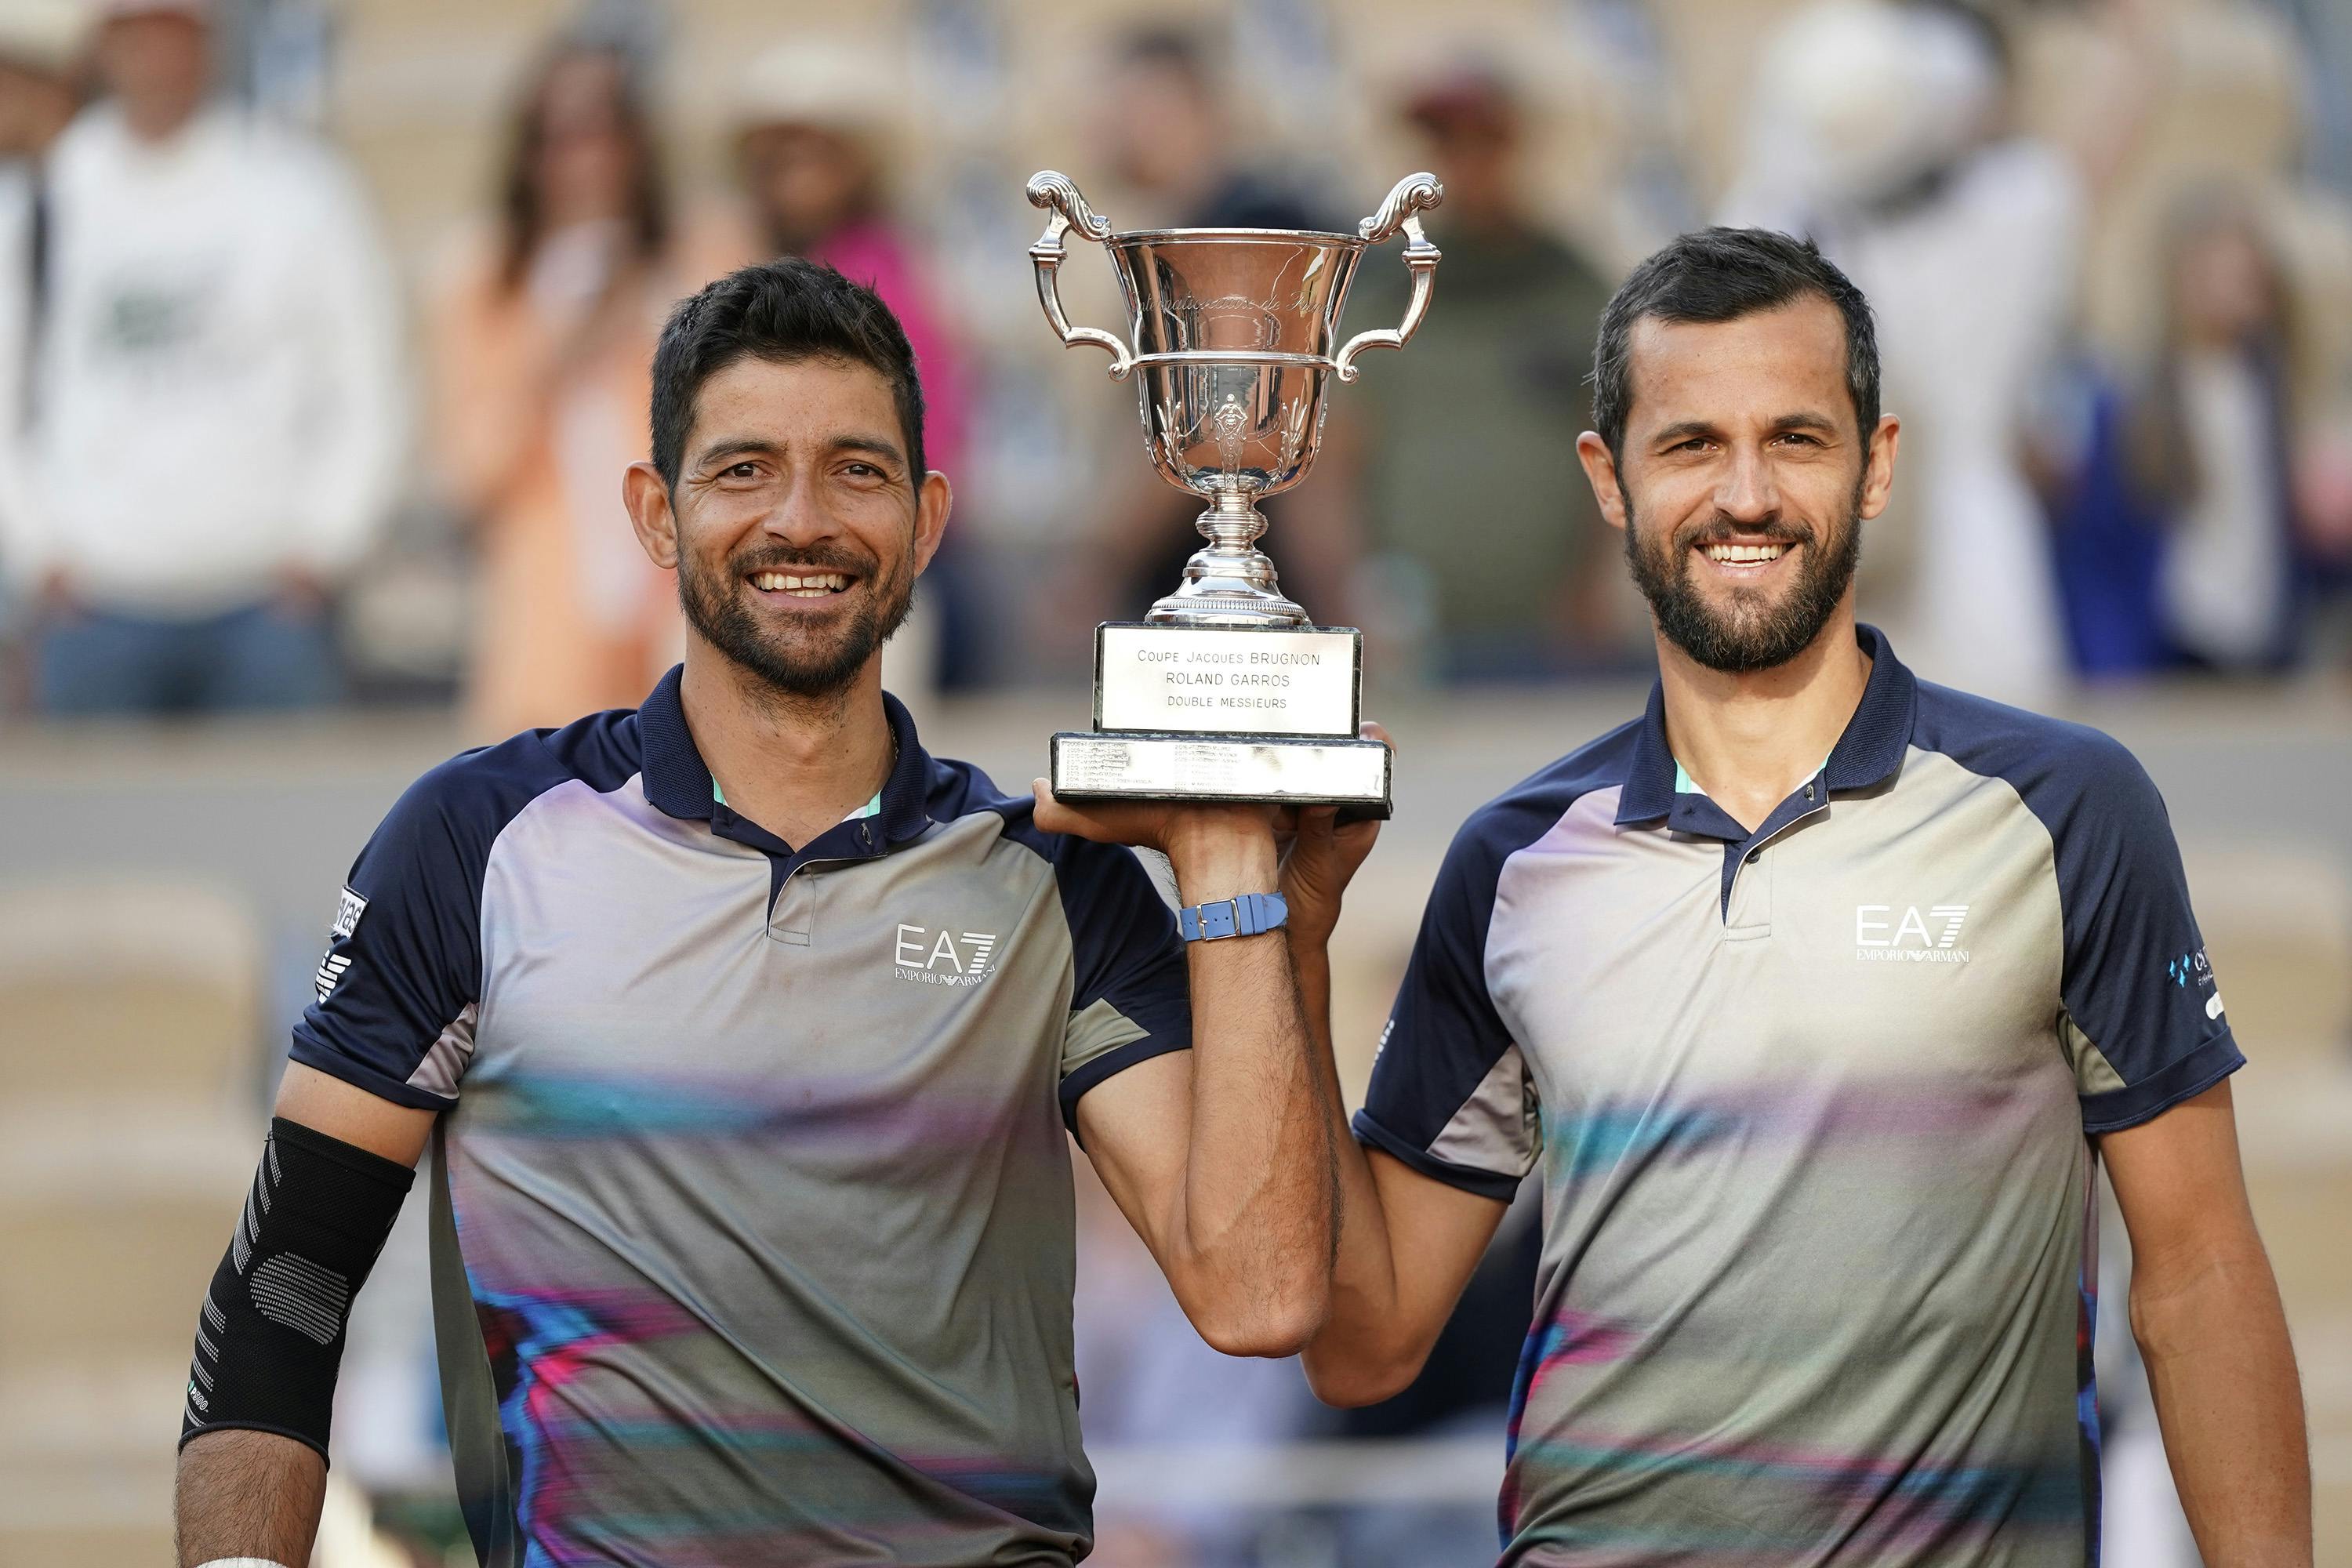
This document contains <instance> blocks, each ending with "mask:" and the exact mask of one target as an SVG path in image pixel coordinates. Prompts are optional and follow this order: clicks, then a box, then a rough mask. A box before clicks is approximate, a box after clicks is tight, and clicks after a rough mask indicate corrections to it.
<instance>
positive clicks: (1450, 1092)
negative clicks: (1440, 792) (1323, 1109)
mask: <svg viewBox="0 0 2352 1568" xmlns="http://www.w3.org/2000/svg"><path fill="white" fill-rule="evenodd" d="M1563 809H1564V808H1563ZM1557 816H1558V813H1557V812H1556V811H1553V810H1551V809H1549V807H1546V808H1544V809H1543V810H1539V811H1536V812H1533V813H1530V812H1529V811H1528V809H1526V808H1525V807H1524V806H1522V805H1517V803H1514V802H1513V800H1512V799H1511V797H1506V798H1505V800H1503V801H1501V802H1497V803H1496V804H1495V805H1489V806H1487V807H1486V808H1484V809H1483V810H1481V811H1480V812H1479V813H1478V814H1477V815H1476V816H1473V817H1472V818H1471V819H1470V821H1469V822H1468V823H1467V824H1465V826H1463V829H1462V831H1461V832H1460V833H1458V834H1456V835H1455V836H1454V843H1453V846H1452V847H1450V848H1448V849H1447V850H1446V852H1445V860H1444V864H1443V865H1442V866H1441V867H1440V868H1438V873H1437V882H1436V885H1435V886H1434V887H1433V888H1432V889H1430V895H1429V904H1428V907H1427V908H1426V909H1425V910H1423V914H1422V918H1421V934H1420V935H1419V936H1418V937H1417V938H1416V939H1415V940H1414V942H1413V946H1412V959H1411V960H1410V962H1409V963H1407V964H1406V966H1405V973H1404V984H1402V985H1401V986H1400V987H1399V988H1398V990H1397V997H1396V1005H1395V1006H1394V1007H1393V1008H1391V1011H1390V1013H1389V1020H1388V1024H1387V1026H1386V1027H1385V1028H1383V1029H1382V1030H1381V1046H1380V1055H1379V1056H1378V1057H1377V1058H1375V1059H1374V1061H1373V1063H1372V1083H1371V1089H1370V1093H1369V1094H1367V1096H1366V1097H1365V1100H1364V1109H1363V1110H1360V1111H1358V1112H1357V1113H1356V1119H1355V1133H1356V1137H1357V1140H1358V1141H1359V1142H1363V1143H1366V1144H1369V1145H1370V1146H1371V1147H1373V1148H1376V1149H1381V1150H1383V1151H1385V1152H1388V1153H1391V1154H1393V1155H1394V1156H1396V1157H1397V1158H1398V1159H1400V1160H1402V1161H1403V1162H1404V1163H1406V1164H1408V1165H1410V1166H1412V1168H1413V1169H1414V1170H1416V1171H1419V1172H1421V1173H1423V1174H1424V1175H1427V1176H1431V1177H1433V1178H1435V1179H1436V1180H1438V1181H1441V1182H1444V1183H1446V1184H1449V1185H1452V1186H1456V1187H1461V1188H1463V1189H1465V1191H1469V1192H1474V1193H1477V1194H1482V1195H1484V1196H1486V1197H1491V1198H1499V1199H1503V1200H1506V1201H1507V1200H1508V1199H1509V1198H1510V1196H1511V1194H1512V1193H1514V1192H1515V1191H1517V1188H1518V1184H1519V1179H1520V1178H1521V1177H1522V1176H1524V1175H1526V1174H1527V1173H1528V1169H1529V1168H1530V1167H1531V1166H1532V1165H1533V1164H1534V1163H1535V1158H1536V1152H1537V1147H1538V1141H1537V1138H1538V1135H1537V1121H1536V1116H1535V1111H1536V1105H1535V1098H1534V1092H1533V1089H1532V1088H1531V1086H1530V1085H1529V1083H1528V1078H1527V1071H1526V1065H1525V1062H1524V1060H1523V1058H1521V1056H1520V1053H1519V1050H1518V1047H1517V1044H1516V1043H1515V1042H1514V1041H1513V1040H1512V1038H1511V1031H1510V1029H1509V1028H1508V1027H1507V1026H1506V1025H1505V1024H1504V1022H1503V1019H1502V1016H1501V1015H1500V1014H1499V1013H1497V1012H1496V1008H1495V1001H1494V997H1493V996H1492V995H1491V994H1489V992H1488V989H1487V984H1486V934H1487V931H1488V930H1489V928H1490V926H1491V924H1492V922H1493V920H1494V913H1495V891H1496V884H1497V883H1498V881H1499V880H1500V879H1501V876H1502V868H1503V863H1504V861H1506V860H1507V859H1508V858H1509V857H1510V856H1511V854H1512V853H1514V852H1515V851H1517V849H1519V848H1521V847H1524V846H1525V845H1527V844H1528V843H1531V842H1533V841H1534V840H1535V839H1536V838H1537V837H1540V836H1541V834H1542V832H1543V830H1544V828H1545V826H1549V823H1550V822H1551V821H1553V820H1557Z"/></svg>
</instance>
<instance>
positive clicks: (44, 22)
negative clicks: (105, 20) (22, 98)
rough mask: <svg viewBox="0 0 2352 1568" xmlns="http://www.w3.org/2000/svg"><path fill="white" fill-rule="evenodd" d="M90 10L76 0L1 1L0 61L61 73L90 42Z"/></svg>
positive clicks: (55, 74)
mask: <svg viewBox="0 0 2352 1568" xmlns="http://www.w3.org/2000/svg"><path fill="white" fill-rule="evenodd" d="M88 41H89V8H88V7H87V6H86V5H81V4H80V3H79V0H4V3H0V60H5V61H7V62H8V63H9V64H11V65H16V66H22V67H24V68H27V69H30V70H37V71H41V72H44V73H45V74H47V75H49V76H63V75H64V74H65V73H66V72H68V71H69V70H71V69H72V68H73V66H74V62H75V61H76V60H78V59H79V58H81V51H82V46H83V45H84V44H85V43H86V42H88Z"/></svg>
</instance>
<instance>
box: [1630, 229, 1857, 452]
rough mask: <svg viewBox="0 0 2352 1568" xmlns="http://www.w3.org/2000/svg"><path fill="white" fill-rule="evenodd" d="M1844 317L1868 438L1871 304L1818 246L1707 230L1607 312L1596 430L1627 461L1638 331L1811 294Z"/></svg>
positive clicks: (1687, 238) (1849, 367)
mask: <svg viewBox="0 0 2352 1568" xmlns="http://www.w3.org/2000/svg"><path fill="white" fill-rule="evenodd" d="M1809 294H1811V295H1816V296H1818V297H1820V298H1821V299H1823V300H1828V301H1829V302H1830V303H1831V304H1832V305H1834V306H1836V307H1837V311H1838V314H1839V315H1841V316H1843V317H1844V318H1845V388H1846V393H1847V395H1849V396H1851V397H1852V398H1853V415H1854V420H1855V423H1856V425H1857V426H1859V428H1860V429H1861V432H1862V435H1863V437H1864V439H1867V438H1868V437H1869V436H1870V433H1871V431H1873V430H1874V429H1875V428H1877V426H1878V333H1877V330H1876V328H1875V327H1874V325H1873V323H1872V321H1871V314H1870V301H1869V300H1865V299H1864V298H1863V297H1862V290H1861V289H1857V288H1855V287H1854V286H1853V279H1850V278H1848V277H1847V276H1846V275H1845V274H1844V273H1843V272H1841V271H1839V270H1838V268H1837V267H1836V266H1835V265H1834V264H1833V263H1832V262H1831V261H1830V260H1829V259H1828V258H1826V257H1824V256H1822V253H1821V248H1820V247H1818V246H1816V245H1815V244H1814V243H1813V242H1812V241H1811V240H1810V239H1792V238H1790V237H1789V236H1788V235H1785V234H1777V233H1775V232H1773V231H1772V230H1770V229H1764V228H1704V229H1700V230H1699V231H1698V232H1696V234H1685V235H1684V236H1682V237H1680V238H1678V239H1675V240H1674V241H1673V242H1672V243H1670V244H1668V245H1667V246H1666V247H1665V248H1664V249H1663V250H1660V251H1659V252H1658V253H1657V254H1656V255H1654V256H1652V257H1651V258H1649V259H1648V260H1646V261H1644V262H1643V263H1642V264H1641V265H1640V266H1639V267H1636V268H1633V276H1632V277H1630V278H1628V279H1625V281H1624V284H1623V285H1622V287H1621V288H1619V289H1618V290H1617V292H1616V294H1615V295H1614V296H1612V298H1611V300H1610V301H1609V304H1608V306H1607V308H1605V309H1604V310H1602V311H1601V336H1600V340H1599V341H1598V342H1596V343H1595V344H1594V345H1593V350H1592V427H1593V429H1595V430H1596V431H1598V432H1599V433H1600V436H1601V439H1602V440H1604V441H1606V442H1608V443H1609V450H1610V452H1611V454H1612V456H1614V457H1617V458H1623V456H1624V453H1625V421H1626V418H1627V416H1630V415H1631V414H1632V413H1633V324H1634V323H1635V322H1636V321H1641V320H1643V318H1644V317H1654V318H1655V319H1656V320H1658V321H1738V320H1739V319H1740V318H1741V317H1743V316H1752V315H1755V314H1757V313H1758V312H1759V311H1762V310H1777V309H1778V308H1780V306H1782V305H1786V304H1789V303H1790V302H1791V301H1792V300H1801V299H1803V298H1804V297H1805V296H1807V295H1809Z"/></svg>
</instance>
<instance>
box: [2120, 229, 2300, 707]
mask: <svg viewBox="0 0 2352 1568" xmlns="http://www.w3.org/2000/svg"><path fill="white" fill-rule="evenodd" d="M2166 248H2167V254H2166V258H2165V262H2166V266H2165V272H2166V277H2165V293H2166V313H2165V314H2166V320H2165V336H2164V347H2163V352H2162V353H2161V354H2160V355H2159V356H2158V360H2157V363H2156V367H2155V374H2154V375H2153V376H2152V377H2151V378H2150V384H2149V385H2148V386H2147V389H2146V391H2145V393H2144V395H2142V397H2141V398H2140V400H2139V407H2138V408H2137V410H2136V412H2135V416H2134V418H2133V421H2132V424H2133V429H2132V441H2131V447H2132V452H2131V456H2132V459H2133V465H2134V468H2135V469H2136V470H2137V475H2136V477H2137V479H2139V480H2140V482H2141V485H2142V486H2143V488H2144V489H2145V491H2146V494H2147V500H2150V501H2151V502H2152V503H2153V504H2154V507H2155V509H2156V510H2157V511H2158V514H2159V515H2161V516H2162V517H2163V519H2164V520H2165V522H2166V524H2167V526H2168V532H2167V535H2166V538H2165V542H2164V552H2163V555H2162V557H2161V559H2160V561H2159V563H2158V568H2157V578H2156V589H2157V607H2158V618H2159V619H2160V621H2161V623H2162V625H2163V626H2164V631H2165V636H2166V637H2167V639H2168V641H2169V642H2170V644H2171V645H2172V650H2173V653H2174V656H2175V658H2178V659H2179V660H2180V661H2181V662H2182V663H2184V664H2187V665H2189V666H2191V667H2193V668H2200V669H2206V670H2210V671H2215V672H2218V673H2223V674H2233V675H2252V674H2263V673H2268V672H2272V671H2275V670H2277V669H2281V668H2285V667H2286V666H2287V665H2288V664H2290V663H2291V662H2293V661H2294V657H2295V655H2296V654H2297V652H2298V651H2299V649H2298V647H2297V643H2298V637H2297V633H2298V631H2299V630H2300V626H2299V622H2300V619H2301V616H2300V614H2299V611H2300V608H2301V606H2300V605H2299V603H2298V600H2299V598H2300V595H2299V593H2298V589H2299V587H2300V586H2301V584H2300V582H2299V579H2300V577H2301V575H2302V574H2301V573H2300V571H2299V570H2298V567H2299V565H2300V563H2298V561H2297V560H2296V549H2295V518H2294V500H2295V498H2294V481H2293V478H2292V476H2293V473H2294V456H2295V454H2294V444H2295V441H2294V437H2295V419H2294V409H2293V407H2292V405H2293V401H2294V375H2293V374H2292V371H2293V369H2294V366H2293V364H2292V363H2291V362H2292V360H2293V357H2294V351H2295V346H2296V342H2295V340H2296V333H2295V331H2294V311H2293V301H2292V300H2291V298H2290V292H2289V289H2288V287H2287V279H2286V277H2285V274H2284V269H2283V268H2281V267H2280V265H2279V263H2278V261H2277V259H2276V258H2275V257H2274V256H2273V253H2272V247H2271V242H2270V239H2269V237H2268V236H2267V235H2266V234H2265V233H2264V232H2263V220H2262V216H2261V215H2260V213H2259V212H2258V211H2257V210H2256V209H2255V207H2254V205H2252V203H2251V202H2249V201H2247V200H2245V199H2243V198H2242V196H2241V195H2239V194H2238V193H2237V192H2235V191H2234V190H2232V189H2230V188H2228V187H2221V186H2216V187H2212V188H2210V189H2204V190H2200V191H2196V192H2193V193H2192V194H2191V195H2190V196H2189V198H2188V199H2187V200H2185V201H2184V202H2183V203H2182V204H2181V205H2180V207H2179V210H2178V211H2177V212H2176V213H2175V214H2174V215H2173V219H2172V223H2171V226H2170V233H2169V235H2168V244H2167V247H2166Z"/></svg>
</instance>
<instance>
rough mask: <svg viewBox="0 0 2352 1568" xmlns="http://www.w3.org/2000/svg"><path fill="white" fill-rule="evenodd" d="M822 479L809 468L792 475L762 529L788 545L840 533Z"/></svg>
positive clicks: (770, 510) (808, 541) (764, 521)
mask: <svg viewBox="0 0 2352 1568" xmlns="http://www.w3.org/2000/svg"><path fill="white" fill-rule="evenodd" d="M818 480H819V476H817V475H816V474H814V473H811V472H809V471H808V470H807V469H806V468H800V469H798V470H796V471H795V472H794V473H793V475H792V478H791V479H790V481H789V482H788V483H786V484H785V486H784V488H783V491H782V494H781V495H779V496H778V497H777V498H776V504H775V505H774V506H773V507H772V508H770V509H769V511H768V514H767V516H765V517H763V518H761V520H760V526H761V531H763V532H765V533H766V534H767V536H768V537H769V538H771V539H773V540H777V541H779V542H782V543H785V544H792V545H807V544H814V543H816V542H819V541H820V540H826V539H832V538H835V537H836V536H838V535H839V534H840V532H841V527H840V524H839V523H838V522H837V521H835V518H834V515H833V512H832V510H831V509H830V508H829V507H827V506H826V505H825V504H824V496H823V494H822V491H821V487H820V485H819V482H818Z"/></svg>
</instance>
